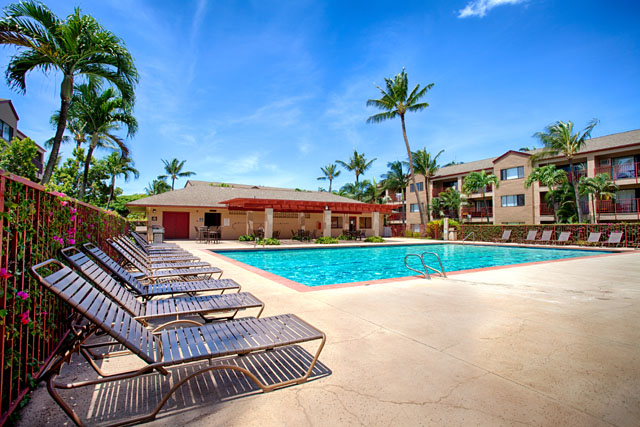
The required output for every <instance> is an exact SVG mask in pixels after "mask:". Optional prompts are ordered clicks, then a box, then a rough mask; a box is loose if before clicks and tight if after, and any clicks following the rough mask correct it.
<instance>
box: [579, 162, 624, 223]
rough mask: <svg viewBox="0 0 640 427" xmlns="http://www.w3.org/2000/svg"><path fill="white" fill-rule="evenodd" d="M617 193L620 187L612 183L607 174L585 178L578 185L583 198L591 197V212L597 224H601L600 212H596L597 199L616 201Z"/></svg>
mask: <svg viewBox="0 0 640 427" xmlns="http://www.w3.org/2000/svg"><path fill="white" fill-rule="evenodd" d="M616 191H618V185H617V184H616V183H614V182H613V181H611V178H609V174H606V173H599V174H597V175H596V176H594V177H586V176H583V177H582V178H580V182H579V183H578V192H579V194H580V195H581V196H586V195H589V194H590V195H591V207H592V211H591V212H593V215H594V221H595V223H596V224H597V223H598V222H600V212H599V211H597V210H596V199H598V200H610V199H615V198H616Z"/></svg>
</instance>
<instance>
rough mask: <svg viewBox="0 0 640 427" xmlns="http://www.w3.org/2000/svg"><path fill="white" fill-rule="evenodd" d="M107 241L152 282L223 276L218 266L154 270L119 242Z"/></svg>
mask: <svg viewBox="0 0 640 427" xmlns="http://www.w3.org/2000/svg"><path fill="white" fill-rule="evenodd" d="M107 243H108V244H109V245H110V246H111V247H112V248H114V249H115V250H116V252H118V253H119V254H120V256H122V257H123V258H124V259H125V260H126V261H127V263H128V264H130V265H132V266H133V267H134V268H136V269H137V270H138V271H140V272H141V273H142V274H143V277H144V278H145V279H146V280H148V281H149V282H151V283H155V282H157V281H158V280H160V279H167V278H171V277H174V278H179V279H181V280H197V279H198V278H204V279H209V278H211V276H212V275H214V274H219V276H218V279H219V278H220V277H222V270H220V269H219V268H218V267H211V266H209V267H194V268H171V269H166V270H152V269H149V268H147V267H146V266H145V265H144V264H142V263H140V262H139V261H138V260H137V259H135V258H133V257H131V256H130V255H129V254H128V253H127V252H126V251H125V250H124V249H123V248H122V247H121V246H120V245H119V244H118V243H117V242H114V241H113V240H111V239H107Z"/></svg>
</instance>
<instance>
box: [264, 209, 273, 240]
mask: <svg viewBox="0 0 640 427" xmlns="http://www.w3.org/2000/svg"><path fill="white" fill-rule="evenodd" d="M264 217H265V218H264V222H265V226H264V237H265V238H267V239H270V238H271V237H273V208H266V209H265V210H264Z"/></svg>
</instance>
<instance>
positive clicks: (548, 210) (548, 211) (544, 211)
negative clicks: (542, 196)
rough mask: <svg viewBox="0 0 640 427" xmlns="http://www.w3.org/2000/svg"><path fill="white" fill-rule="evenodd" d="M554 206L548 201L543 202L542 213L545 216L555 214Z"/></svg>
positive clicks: (541, 205)
mask: <svg viewBox="0 0 640 427" xmlns="http://www.w3.org/2000/svg"><path fill="white" fill-rule="evenodd" d="M553 211H554V209H553V206H549V205H547V204H546V203H541V204H540V215H541V216H544V215H551V216H553Z"/></svg>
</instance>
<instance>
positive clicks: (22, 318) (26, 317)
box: [20, 310, 29, 325]
mask: <svg viewBox="0 0 640 427" xmlns="http://www.w3.org/2000/svg"><path fill="white" fill-rule="evenodd" d="M20 323H22V324H23V325H27V324H28V323H29V310H27V311H25V312H24V313H22V314H21V315H20Z"/></svg>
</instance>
